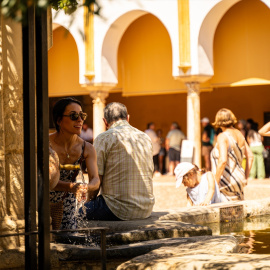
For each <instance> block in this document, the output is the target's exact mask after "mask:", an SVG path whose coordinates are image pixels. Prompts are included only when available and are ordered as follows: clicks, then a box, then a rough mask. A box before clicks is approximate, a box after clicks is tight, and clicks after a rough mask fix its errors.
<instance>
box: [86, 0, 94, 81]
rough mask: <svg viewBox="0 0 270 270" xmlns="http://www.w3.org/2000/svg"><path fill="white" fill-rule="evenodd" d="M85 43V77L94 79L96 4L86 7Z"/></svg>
mask: <svg viewBox="0 0 270 270" xmlns="http://www.w3.org/2000/svg"><path fill="white" fill-rule="evenodd" d="M84 38H85V39H84V45H85V75H84V76H85V77H86V78H87V79H88V80H89V81H92V80H93V78H94V77H95V64H94V63H95V56H94V4H93V3H92V4H91V5H90V10H89V8H88V7H84Z"/></svg>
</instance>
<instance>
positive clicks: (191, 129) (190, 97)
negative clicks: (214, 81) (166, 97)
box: [186, 82, 201, 167]
mask: <svg viewBox="0 0 270 270" xmlns="http://www.w3.org/2000/svg"><path fill="white" fill-rule="evenodd" d="M186 86H187V89H188V93H187V138H188V140H191V141H193V142H194V147H195V149H194V159H193V162H194V163H195V164H196V165H197V166H198V167H201V121H200V83H199V82H187V83H186Z"/></svg>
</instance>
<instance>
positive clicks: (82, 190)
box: [71, 183, 87, 202]
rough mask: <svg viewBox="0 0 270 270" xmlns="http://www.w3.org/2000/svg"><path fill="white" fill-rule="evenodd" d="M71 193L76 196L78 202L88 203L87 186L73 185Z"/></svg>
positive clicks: (81, 184) (82, 184)
mask: <svg viewBox="0 0 270 270" xmlns="http://www.w3.org/2000/svg"><path fill="white" fill-rule="evenodd" d="M71 192H72V193H74V194H75V197H76V199H77V201H78V202H81V201H86V199H87V184H84V183H73V185H72V186H71Z"/></svg>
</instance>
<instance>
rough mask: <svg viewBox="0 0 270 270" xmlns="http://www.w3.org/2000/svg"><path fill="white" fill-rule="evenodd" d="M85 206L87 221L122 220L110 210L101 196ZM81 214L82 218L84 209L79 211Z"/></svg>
mask: <svg viewBox="0 0 270 270" xmlns="http://www.w3.org/2000/svg"><path fill="white" fill-rule="evenodd" d="M84 206H85V207H86V219H88V220H107V221H119V220H121V219H119V218H118V217H117V216H115V215H114V213H113V212H112V211H111V210H110V208H109V207H108V206H107V204H106V202H105V200H104V198H103V197H102V195H99V196H98V197H97V198H95V199H94V200H91V201H89V202H87V203H85V204H84ZM79 213H80V215H81V216H83V215H84V214H83V209H82V207H81V208H80V209H79Z"/></svg>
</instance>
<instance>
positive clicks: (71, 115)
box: [62, 112, 87, 121]
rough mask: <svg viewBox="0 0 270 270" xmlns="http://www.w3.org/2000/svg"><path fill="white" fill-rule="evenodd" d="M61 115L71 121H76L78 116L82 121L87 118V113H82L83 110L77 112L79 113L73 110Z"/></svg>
mask: <svg viewBox="0 0 270 270" xmlns="http://www.w3.org/2000/svg"><path fill="white" fill-rule="evenodd" d="M62 116H67V117H70V119H71V120H72V121H77V120H78V119H79V117H81V119H82V120H83V121H84V120H85V119H86V118H87V113H84V112H79V113H76V112H73V113H71V114H63V115H62Z"/></svg>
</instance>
